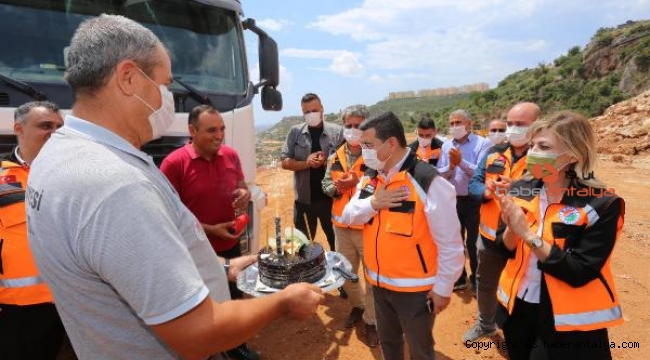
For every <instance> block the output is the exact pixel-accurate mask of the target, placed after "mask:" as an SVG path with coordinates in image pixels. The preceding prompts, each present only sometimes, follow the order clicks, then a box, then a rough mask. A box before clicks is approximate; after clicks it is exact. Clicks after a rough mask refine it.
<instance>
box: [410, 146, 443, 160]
mask: <svg viewBox="0 0 650 360" xmlns="http://www.w3.org/2000/svg"><path fill="white" fill-rule="evenodd" d="M416 155H417V156H418V158H420V159H422V160H423V161H425V162H429V159H432V160H433V159H435V160H437V159H439V158H440V148H435V149H434V148H432V147H431V146H428V147H426V148H423V147H422V146H418V151H417V152H416Z"/></svg>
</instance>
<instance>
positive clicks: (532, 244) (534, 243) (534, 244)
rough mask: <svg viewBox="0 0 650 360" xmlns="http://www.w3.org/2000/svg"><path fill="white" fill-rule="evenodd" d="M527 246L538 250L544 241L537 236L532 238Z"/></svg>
mask: <svg viewBox="0 0 650 360" xmlns="http://www.w3.org/2000/svg"><path fill="white" fill-rule="evenodd" d="M528 245H530V247H531V248H533V249H539V248H541V247H542V246H543V245H544V240H542V238H541V237H539V236H534V237H533V238H532V239H530V241H529V242H528Z"/></svg>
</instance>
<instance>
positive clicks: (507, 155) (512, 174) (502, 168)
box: [478, 147, 527, 241]
mask: <svg viewBox="0 0 650 360" xmlns="http://www.w3.org/2000/svg"><path fill="white" fill-rule="evenodd" d="M526 157H527V156H526V155H524V156H522V157H521V158H520V159H519V160H517V162H515V163H514V164H513V163H512V159H513V154H512V148H511V147H508V148H507V149H506V150H505V151H503V152H501V151H497V152H494V153H492V154H490V155H488V157H487V159H486V161H485V182H486V183H487V181H488V180H495V181H496V180H498V178H499V176H501V175H503V176H506V177H509V178H511V179H513V180H517V179H519V178H521V177H522V176H523V174H524V172H525V171H526ZM500 213H501V209H500V208H499V203H498V202H497V200H496V199H495V198H492V199H488V200H487V201H485V202H484V203H483V204H481V222H480V223H479V227H478V229H479V233H480V234H481V236H482V237H483V238H485V239H488V240H491V241H494V239H495V238H496V233H497V226H498V225H499V215H500Z"/></svg>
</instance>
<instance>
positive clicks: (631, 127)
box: [591, 90, 650, 159]
mask: <svg viewBox="0 0 650 360" xmlns="http://www.w3.org/2000/svg"><path fill="white" fill-rule="evenodd" d="M591 123H592V125H593V127H594V130H595V132H596V138H597V139H598V152H599V153H605V154H616V155H650V90H648V91H646V92H644V93H642V94H641V95H639V96H636V97H634V98H632V99H629V100H626V101H623V102H621V103H618V104H615V105H613V106H611V107H610V108H609V109H607V110H606V111H605V113H604V114H603V115H601V116H598V117H596V118H594V119H591ZM615 159H616V158H615ZM618 159H621V158H620V157H618Z"/></svg>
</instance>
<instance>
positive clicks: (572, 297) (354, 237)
mask: <svg viewBox="0 0 650 360" xmlns="http://www.w3.org/2000/svg"><path fill="white" fill-rule="evenodd" d="M97 44H101V46H97ZM67 56H68V60H69V65H68V67H67V70H66V80H67V82H68V83H69V85H70V87H71V88H72V90H73V92H74V95H75V104H74V106H73V109H72V112H71V114H69V115H67V116H66V117H65V126H63V125H64V120H63V118H62V116H61V114H60V113H59V110H58V108H57V107H56V105H55V104H52V103H50V102H32V103H28V104H25V105H23V106H21V107H19V108H18V109H17V110H16V112H15V123H14V130H15V133H16V135H17V139H18V146H17V147H16V148H15V149H14V151H12V152H11V153H9V154H6V155H5V156H4V157H3V159H2V168H1V172H0V220H1V221H0V255H1V258H0V260H1V261H0V358H1V359H11V360H13V359H30V360H31V359H54V358H55V357H56V354H57V352H58V349H59V348H60V347H61V343H62V342H63V341H64V339H66V338H69V341H70V342H71V344H72V346H73V348H74V352H75V353H76V355H77V356H78V357H79V358H80V359H122V358H124V359H178V358H184V359H213V360H215V359H253V360H255V359H259V358H260V355H259V354H258V353H257V352H256V351H255V350H253V349H250V348H249V347H248V346H247V345H246V342H247V341H248V340H249V339H250V338H251V337H253V336H254V335H256V334H257V333H259V332H260V330H261V329H262V328H264V327H265V326H267V325H268V324H270V323H271V322H273V321H275V320H277V319H279V318H281V317H290V318H295V319H306V318H309V317H311V316H313V314H314V312H315V311H316V309H317V308H318V306H319V305H320V304H321V303H322V302H323V299H324V294H323V292H322V290H321V289H320V288H319V287H317V286H315V285H313V284H306V283H298V284H293V285H290V286H288V287H287V288H285V289H283V290H281V291H278V292H275V293H273V294H269V295H266V296H261V297H257V298H248V297H244V296H243V294H242V292H241V291H240V290H239V289H237V287H236V286H235V284H234V282H233V281H234V279H235V278H236V275H237V273H238V272H239V271H241V270H243V269H244V268H246V267H247V266H249V265H251V264H252V263H254V262H255V261H256V255H247V256H242V254H241V250H240V248H239V236H240V235H241V231H240V232H239V233H238V232H236V231H233V225H234V219H235V217H236V216H237V215H238V214H241V213H245V212H246V208H247V206H248V203H249V201H250V198H251V195H250V191H249V190H248V187H247V186H246V179H245V178H244V175H243V172H242V167H241V162H240V159H239V156H238V154H237V153H236V152H235V150H234V149H232V148H230V147H228V146H226V145H224V144H223V142H224V134H225V124H224V121H223V118H222V117H221V114H220V113H219V112H218V111H217V110H216V109H215V108H213V107H211V106H208V105H202V106H198V107H196V108H194V109H193V110H192V111H191V112H190V114H189V118H188V131H189V134H190V136H191V142H190V143H189V144H187V145H185V146H183V147H181V148H179V149H178V150H176V151H174V152H172V153H171V154H169V155H168V156H167V157H166V158H165V159H164V161H163V163H162V165H161V167H160V169H159V168H158V167H157V166H156V165H155V164H154V163H153V161H152V159H151V158H150V157H149V156H147V154H146V153H144V152H142V151H141V150H140V149H141V147H142V146H143V145H144V144H145V143H147V142H149V141H151V140H152V139H154V138H157V137H159V136H160V135H161V134H163V133H164V132H165V130H166V128H167V127H168V126H169V125H170V124H171V122H172V121H173V119H174V102H173V96H172V94H171V92H170V91H169V89H168V86H169V85H170V83H171V82H172V79H173V78H172V72H171V60H170V58H169V55H168V53H167V52H166V50H165V48H164V46H163V44H162V43H161V42H160V40H159V39H158V38H157V37H156V36H155V35H154V34H153V33H152V32H151V31H150V30H148V29H147V28H145V27H143V26H141V25H139V24H138V23H136V22H134V21H131V20H128V19H126V18H124V17H121V16H112V15H102V16H100V17H97V18H93V19H90V20H86V21H84V22H83V23H82V24H81V25H80V27H79V28H78V29H77V31H76V32H75V35H74V37H73V38H72V41H71V44H70V48H69V52H68V55H67ZM301 108H302V112H303V115H304V120H305V121H304V122H303V123H301V124H297V125H295V126H293V127H292V128H291V129H290V130H289V133H288V134H287V137H286V141H285V144H284V146H283V149H282V158H281V164H282V167H283V168H284V169H287V170H290V171H293V174H294V190H295V198H294V199H295V202H294V209H293V210H294V223H295V226H296V228H297V229H299V230H302V231H303V232H305V233H309V234H311V235H312V236H315V234H316V231H317V224H318V223H320V226H321V229H322V231H323V233H324V234H325V237H326V239H327V244H328V246H329V249H330V250H332V251H335V250H336V251H338V252H340V253H341V254H342V255H343V256H345V257H346V258H347V259H348V260H349V261H350V263H351V264H352V270H353V271H354V272H355V273H356V272H363V276H364V278H365V286H364V284H362V283H346V284H345V285H344V286H343V287H341V288H339V290H338V291H339V295H340V296H341V297H342V298H344V299H347V300H348V301H349V303H350V313H349V314H348V315H347V318H346V319H345V322H344V327H345V328H346V329H351V328H353V327H355V326H356V325H357V324H358V323H360V322H362V323H363V341H364V342H365V344H366V345H368V346H369V347H377V346H378V347H379V348H380V349H381V353H382V356H383V358H384V359H386V360H402V359H403V358H404V342H406V343H407V344H408V347H409V350H410V354H411V358H412V359H418V360H420V359H422V360H424V359H434V358H435V346H434V344H435V341H434V338H433V327H434V323H435V320H436V317H437V315H438V314H440V313H441V312H442V311H444V310H445V309H446V308H447V307H448V306H449V304H450V301H451V294H452V292H454V291H470V292H471V293H472V294H473V295H474V297H476V304H477V321H476V323H475V324H474V325H473V326H472V327H471V328H470V329H468V330H467V331H466V333H465V334H464V336H463V341H464V342H474V341H478V340H479V339H481V338H484V337H487V336H491V335H494V334H495V333H496V332H497V329H498V328H501V329H502V330H503V334H504V337H505V341H506V342H508V343H511V344H515V343H516V344H517V346H514V345H513V346H508V354H509V357H510V358H511V359H575V358H590V359H611V353H610V351H609V348H608V347H586V348H585V347H582V348H577V347H575V348H573V347H569V348H566V347H546V346H544V343H545V342H554V341H562V342H582V341H601V342H607V341H608V332H607V329H608V327H610V326H613V325H618V324H620V323H622V322H623V317H622V313H621V308H620V303H619V300H618V295H617V292H616V289H615V286H614V279H613V276H612V273H611V255H612V251H613V248H614V245H615V243H616V241H617V239H618V236H619V234H620V230H621V228H622V225H623V216H624V212H625V205H624V204H625V203H624V201H623V199H622V198H620V197H618V196H616V195H614V194H611V195H605V196H598V197H596V196H594V195H593V194H594V192H590V191H585V192H575V191H571V192H569V191H567V189H577V190H580V189H589V188H604V184H603V183H602V182H600V181H599V180H598V179H597V177H596V178H591V179H583V178H580V177H576V176H575V174H576V173H577V174H583V173H591V172H593V170H594V168H595V162H596V150H595V138H594V132H593V130H592V129H591V126H590V124H589V122H588V121H587V119H585V118H584V117H583V116H581V115H579V114H576V113H573V112H568V111H564V112H559V113H555V114H548V115H546V116H542V112H541V110H540V108H539V107H538V106H537V105H536V104H534V103H530V102H521V103H518V104H513V106H512V108H511V109H510V110H509V111H508V113H507V116H506V119H505V121H504V120H494V121H491V122H490V123H489V126H488V134H489V135H488V137H485V138H484V137H482V136H479V135H477V134H475V133H474V132H473V131H472V124H473V122H474V121H473V119H472V117H471V115H470V114H469V113H468V112H467V111H465V110H462V109H458V110H455V111H453V112H451V114H450V116H449V119H448V122H447V125H448V128H449V133H450V135H451V138H450V139H447V140H445V141H442V140H441V139H440V137H439V135H438V130H437V127H436V123H435V121H434V119H430V118H423V119H421V120H420V121H419V122H418V124H417V126H416V132H415V135H416V137H417V140H416V141H414V142H413V143H411V144H408V143H407V141H406V133H405V130H404V127H403V125H402V122H401V121H400V119H399V118H398V117H397V116H396V115H395V114H393V113H392V112H383V113H379V114H370V113H369V112H368V109H367V108H366V107H365V106H363V105H353V106H350V107H348V108H346V109H345V110H343V112H342V115H341V120H342V122H343V126H339V125H337V124H334V123H330V122H327V121H325V120H324V119H325V116H324V108H323V104H322V102H321V99H320V98H319V97H318V95H316V94H314V93H308V94H306V95H305V96H303V98H302V99H301ZM549 169H554V170H555V171H552V172H551V171H549ZM540 174H541V175H540ZM524 190H525V191H524ZM581 194H587V195H581ZM589 194H592V195H589ZM466 263H467V265H468V266H467V269H466ZM344 315H345V314H342V317H343V316H344ZM453 320H456V319H453ZM448 325H450V324H443V325H439V326H448ZM64 328H65V330H64Z"/></svg>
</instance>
